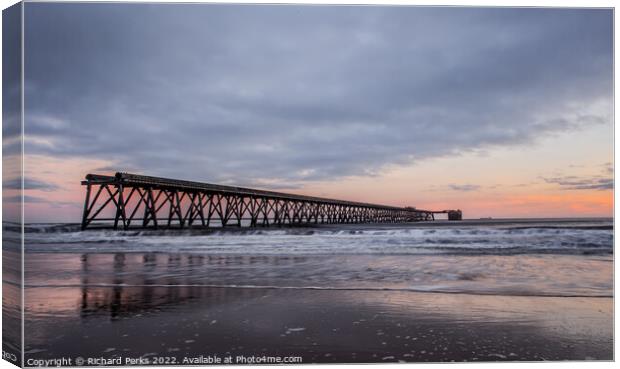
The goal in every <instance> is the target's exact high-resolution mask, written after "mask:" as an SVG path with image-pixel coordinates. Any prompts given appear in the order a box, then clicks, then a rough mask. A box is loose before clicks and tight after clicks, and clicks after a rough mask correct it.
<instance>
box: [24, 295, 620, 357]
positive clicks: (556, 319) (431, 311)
mask: <svg viewBox="0 0 620 369" xmlns="http://www.w3.org/2000/svg"><path fill="white" fill-rule="evenodd" d="M26 301H27V314H26V315H27V320H26V327H25V329H26V332H28V335H27V339H26V360H28V359H41V358H58V357H63V356H65V357H70V358H75V357H76V356H78V354H79V355H80V356H82V357H85V358H87V357H103V358H115V357H116V358H118V357H121V358H122V360H126V358H128V357H130V358H138V357H143V358H150V359H151V360H152V359H153V358H155V357H158V356H166V357H174V358H175V359H174V360H175V361H176V363H177V364H183V359H184V358H194V359H196V358H199V357H200V356H201V355H202V356H204V357H207V356H214V355H215V356H219V357H220V358H224V357H226V356H232V357H233V360H235V358H236V356H238V355H244V356H253V355H254V356H263V355H265V356H300V357H301V358H302V360H303V362H304V363H322V362H325V363H329V362H338V363H354V362H450V361H524V360H525V361H538V360H612V359H613V341H612V335H613V325H612V323H611V322H612V314H613V308H612V299H611V298H604V297H603V298H591V297H590V298H585V297H584V298H581V297H523V296H484V295H467V294H446V293H418V292H409V291H339V290H331V291H330V290H328V291H326V290H307V289H256V288H212V287H195V286H194V287H192V286H187V287H179V286H175V287H172V286H171V287H158V286H148V285H145V286H140V287H123V286H115V287H82V288H76V287H61V288H51V287H31V288H28V289H27V290H26Z"/></svg>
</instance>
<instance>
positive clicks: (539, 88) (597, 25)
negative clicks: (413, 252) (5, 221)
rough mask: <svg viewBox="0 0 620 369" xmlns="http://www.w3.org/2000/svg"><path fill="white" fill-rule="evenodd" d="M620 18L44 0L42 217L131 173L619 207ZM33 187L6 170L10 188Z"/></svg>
mask: <svg viewBox="0 0 620 369" xmlns="http://www.w3.org/2000/svg"><path fill="white" fill-rule="evenodd" d="M612 16H613V14H612V11H611V10H609V9H562V8H555V9H549V8H547V9H545V8H473V7H470V8H458V7H442V8H432V7H403V6H390V7H380V6H362V7H359V6H357V7H355V6H301V5H297V6H284V5H275V6H269V5H242V6H241V5H208V4H194V5H188V4H173V5H170V4H159V5H155V4H118V3H116V4H115V3H108V4H92V3H91V4H66V3H65V4H63V3H51V4H45V3H27V4H26V8H25V66H24V68H25V72H24V74H25V85H24V99H25V111H26V113H25V117H24V121H25V144H24V145H25V147H24V149H25V157H24V162H25V200H26V209H27V210H26V218H27V219H26V221H31V222H39V221H79V219H80V216H81V211H82V207H83V198H84V189H83V188H82V187H81V186H80V180H81V179H83V177H84V175H85V174H86V173H91V172H94V173H102V174H105V173H114V172H116V171H129V172H136V173H142V174H147V175H154V176H162V177H170V178H179V179H188V180H196V181H204V182H210V183H220V184H233V185H241V186H249V187H258V188H264V189H272V190H279V191H285V192H293V193H300V194H308V195H315V196H323V197H331V198H339V199H346V200H353V201H363V202H373V203H379V204H388V205H398V206H416V207H418V208H425V209H433V210H440V209H456V208H459V209H462V210H463V214H464V217H466V218H478V217H498V218H499V217H582V216H612V208H613V156H612V155H613V106H612V104H613V83H612V81H613V79H612V77H613V69H612V68H613V54H612V49H613V45H612V42H613V40H612V28H613V24H612V22H613V20H612ZM10 140H11V136H8V137H7V136H6V134H5V138H4V142H5V146H7V145H9V146H10V145H11V143H13V145H15V142H17V141H15V140H14V141H10ZM8 150H9V151H10V147H9V149H8ZM18 184H19V183H18V182H17V181H15V178H11V177H10V176H8V177H7V176H6V175H5V176H4V186H5V188H8V189H9V192H8V195H5V198H4V201H7V200H8V201H11V192H10V189H11V188H16V187H18ZM5 192H6V191H5ZM13 197H16V196H15V195H14V193H13ZM15 200H17V198H15Z"/></svg>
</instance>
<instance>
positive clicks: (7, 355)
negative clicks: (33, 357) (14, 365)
mask: <svg viewBox="0 0 620 369" xmlns="http://www.w3.org/2000/svg"><path fill="white" fill-rule="evenodd" d="M2 358H3V359H4V360H8V361H12V362H17V356H16V355H15V354H14V353H12V352H8V351H4V350H2Z"/></svg>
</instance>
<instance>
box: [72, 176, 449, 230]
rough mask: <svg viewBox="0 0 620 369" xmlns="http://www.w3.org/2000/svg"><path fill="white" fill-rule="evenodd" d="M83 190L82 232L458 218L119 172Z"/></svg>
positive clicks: (86, 182) (91, 182)
mask: <svg viewBox="0 0 620 369" xmlns="http://www.w3.org/2000/svg"><path fill="white" fill-rule="evenodd" d="M82 185H84V186H86V198H85V200H84V212H83V216H82V229H86V228H87V227H89V226H92V225H98V226H108V227H109V226H111V227H113V228H114V229H118V228H119V227H122V228H123V229H128V228H130V227H134V226H137V227H143V228H147V227H151V228H157V227H181V228H183V227H192V226H202V227H218V226H219V227H225V226H231V225H234V226H238V227H241V226H250V227H256V226H270V225H276V226H282V225H297V224H332V223H398V222H417V221H431V220H435V214H438V213H447V214H448V218H449V219H451V220H457V219H461V212H460V210H441V211H430V210H421V209H416V208H413V207H395V206H387V205H377V204H368V203H362V202H353V201H344V200H335V199H326V198H321V197H313V196H304V195H295V194H287V193H282V192H274V191H264V190H256V189H251V188H243V187H233V186H223V185H216V184H210V183H201V182H191V181H183V180H176V179H168V178H159V177H149V176H143V175H137V174H130V173H120V172H119V173H116V175H115V176H106V175H98V174H88V175H87V176H86V180H84V181H82Z"/></svg>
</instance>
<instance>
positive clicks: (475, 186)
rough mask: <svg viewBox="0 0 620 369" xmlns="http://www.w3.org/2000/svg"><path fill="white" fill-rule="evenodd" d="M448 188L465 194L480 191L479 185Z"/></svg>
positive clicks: (453, 185) (452, 185)
mask: <svg viewBox="0 0 620 369" xmlns="http://www.w3.org/2000/svg"><path fill="white" fill-rule="evenodd" d="M448 187H449V188H450V189H452V190H454V191H463V192H470V191H476V190H479V189H480V186H479V185H473V184H462V185H458V184H450V185H448Z"/></svg>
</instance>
